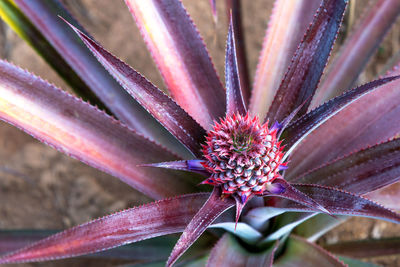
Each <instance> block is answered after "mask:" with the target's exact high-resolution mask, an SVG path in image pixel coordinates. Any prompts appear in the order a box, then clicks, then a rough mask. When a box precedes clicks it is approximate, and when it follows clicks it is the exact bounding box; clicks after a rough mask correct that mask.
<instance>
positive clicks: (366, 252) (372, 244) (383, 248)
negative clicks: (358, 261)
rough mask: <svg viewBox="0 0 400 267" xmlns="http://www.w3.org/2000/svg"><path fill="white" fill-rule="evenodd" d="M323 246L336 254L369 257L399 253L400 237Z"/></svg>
mask: <svg viewBox="0 0 400 267" xmlns="http://www.w3.org/2000/svg"><path fill="white" fill-rule="evenodd" d="M324 248H325V249H326V250H329V251H330V252H332V253H335V254H338V255H344V256H349V257H353V258H369V257H380V256H388V255H395V254H400V238H399V237H393V238H384V239H366V240H352V241H347V242H339V243H335V244H330V245H325V246H324Z"/></svg>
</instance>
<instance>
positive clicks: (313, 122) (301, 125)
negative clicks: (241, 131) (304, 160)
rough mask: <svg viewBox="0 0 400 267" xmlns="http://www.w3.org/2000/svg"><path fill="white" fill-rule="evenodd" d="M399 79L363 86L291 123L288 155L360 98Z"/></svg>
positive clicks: (394, 78) (385, 79) (379, 81)
mask: <svg viewBox="0 0 400 267" xmlns="http://www.w3.org/2000/svg"><path fill="white" fill-rule="evenodd" d="M398 78H400V76H393V77H387V78H383V79H379V80H375V81H372V82H369V83H367V84H364V85H361V86H359V87H357V88H354V89H352V90H350V91H348V92H346V93H344V94H342V95H341V96H338V97H336V98H334V99H332V100H330V101H329V102H327V103H325V104H323V105H321V106H319V107H318V108H316V109H314V110H312V111H310V112H308V113H307V114H305V115H303V116H302V117H300V118H299V119H298V120H296V121H294V122H293V123H291V124H290V125H289V126H288V127H287V129H286V132H287V135H286V136H285V139H286V140H287V143H286V145H287V146H288V147H289V150H288V151H287V152H286V155H289V154H290V152H292V151H293V149H294V148H295V147H296V145H297V144H298V143H300V142H301V140H303V139H304V138H305V137H306V136H307V135H309V134H310V133H311V132H312V131H313V130H314V129H316V128H317V127H318V126H319V125H321V124H322V123H324V122H325V121H327V120H328V119H329V118H331V117H332V116H334V115H335V114H336V113H338V112H339V111H341V110H342V109H344V108H345V107H346V106H348V105H350V104H351V103H353V102H354V101H356V100H358V99H359V98H360V97H362V96H364V95H366V94H368V93H370V92H372V91H373V90H374V89H377V88H379V87H380V86H382V85H384V84H387V83H389V82H391V81H394V80H397V79H398Z"/></svg>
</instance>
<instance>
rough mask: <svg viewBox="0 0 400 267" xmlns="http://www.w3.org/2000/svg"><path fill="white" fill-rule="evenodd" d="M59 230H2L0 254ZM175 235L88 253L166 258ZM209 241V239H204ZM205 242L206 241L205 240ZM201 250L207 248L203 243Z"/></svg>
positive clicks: (124, 257)
mask: <svg viewBox="0 0 400 267" xmlns="http://www.w3.org/2000/svg"><path fill="white" fill-rule="evenodd" d="M55 233H57V231H53V230H51V231H49V230H6V231H0V255H5V254H6V253H9V252H10V251H15V250H17V249H21V248H23V247H25V246H28V245H30V244H32V243H34V242H37V241H39V240H41V239H43V238H46V237H48V236H50V235H52V234H55ZM176 240H177V238H175V236H170V235H169V236H160V237H156V238H152V239H148V240H145V241H140V242H137V243H134V244H130V245H125V246H121V247H117V248H113V249H110V250H105V251H101V252H98V253H94V254H89V255H86V257H88V258H108V259H126V260H141V261H156V260H166V259H167V258H168V255H169V253H170V252H171V247H173V246H174V244H175V243H176ZM204 240H205V241H208V240H207V239H204ZM203 243H205V242H203ZM201 245H202V246H200V247H199V249H200V250H202V249H204V248H205V244H201Z"/></svg>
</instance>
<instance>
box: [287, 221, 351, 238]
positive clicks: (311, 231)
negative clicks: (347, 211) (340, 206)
mask: <svg viewBox="0 0 400 267" xmlns="http://www.w3.org/2000/svg"><path fill="white" fill-rule="evenodd" d="M347 218H349V217H348V216H341V215H339V216H335V218H334V217H332V216H329V215H327V214H317V215H316V216H313V217H312V218H310V219H309V220H307V221H305V222H304V223H302V224H300V225H299V226H297V227H296V229H295V230H294V233H296V235H299V236H301V237H304V238H307V240H308V241H310V242H315V241H316V240H317V239H318V238H320V237H321V236H322V235H323V234H325V233H327V232H328V231H330V230H332V229H333V228H335V227H336V226H338V225H340V224H342V223H343V222H345V221H346V219H347Z"/></svg>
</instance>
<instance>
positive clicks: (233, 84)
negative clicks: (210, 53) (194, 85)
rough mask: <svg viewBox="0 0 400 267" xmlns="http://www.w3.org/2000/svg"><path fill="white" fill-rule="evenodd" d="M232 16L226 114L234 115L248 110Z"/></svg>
mask: <svg viewBox="0 0 400 267" xmlns="http://www.w3.org/2000/svg"><path fill="white" fill-rule="evenodd" d="M230 18H231V20H230V23H229V31H228V39H227V40H226V55H225V83H226V114H227V116H232V115H234V114H240V115H246V111H247V110H246V106H245V104H244V101H243V96H242V89H241V87H240V79H239V70H238V66H237V57H236V47H235V42H236V41H235V32H234V31H233V22H232V15H231V16H230Z"/></svg>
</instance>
